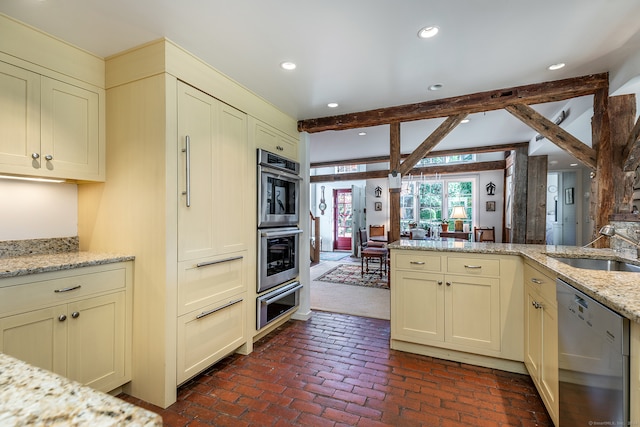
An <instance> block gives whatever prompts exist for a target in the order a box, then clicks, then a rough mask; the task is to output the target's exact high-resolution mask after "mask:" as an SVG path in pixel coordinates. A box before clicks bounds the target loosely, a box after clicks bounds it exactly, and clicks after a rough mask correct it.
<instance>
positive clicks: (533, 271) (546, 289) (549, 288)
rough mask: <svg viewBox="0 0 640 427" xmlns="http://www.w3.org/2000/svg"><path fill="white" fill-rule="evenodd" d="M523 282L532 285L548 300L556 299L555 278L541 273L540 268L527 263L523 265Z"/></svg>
mask: <svg viewBox="0 0 640 427" xmlns="http://www.w3.org/2000/svg"><path fill="white" fill-rule="evenodd" d="M524 283H525V285H532V286H533V287H534V289H536V290H537V291H538V293H540V296H541V297H542V298H544V299H546V300H547V301H549V302H554V303H555V301H556V279H555V278H554V277H551V276H549V275H548V274H546V273H543V272H542V271H541V269H537V268H535V267H533V266H532V265H531V264H529V263H525V265H524Z"/></svg>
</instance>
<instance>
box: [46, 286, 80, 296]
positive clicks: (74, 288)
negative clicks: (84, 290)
mask: <svg viewBox="0 0 640 427" xmlns="http://www.w3.org/2000/svg"><path fill="white" fill-rule="evenodd" d="M81 287H82V285H76V286H71V287H69V288H62V289H56V290H54V291H53V292H55V293H57V294H59V293H61V292H70V291H75V290H76V289H80V288H81Z"/></svg>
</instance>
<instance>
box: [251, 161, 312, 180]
mask: <svg viewBox="0 0 640 427" xmlns="http://www.w3.org/2000/svg"><path fill="white" fill-rule="evenodd" d="M259 167H260V173H270V174H272V175H275V176H276V178H288V179H295V180H298V181H302V177H301V176H300V175H295V174H292V173H287V172H284V171H281V170H278V169H274V168H270V167H267V166H263V165H259Z"/></svg>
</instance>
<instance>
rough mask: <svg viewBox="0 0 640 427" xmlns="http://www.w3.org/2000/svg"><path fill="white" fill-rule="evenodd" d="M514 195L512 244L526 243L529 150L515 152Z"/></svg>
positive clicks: (512, 199)
mask: <svg viewBox="0 0 640 427" xmlns="http://www.w3.org/2000/svg"><path fill="white" fill-rule="evenodd" d="M513 152H514V155H515V158H514V165H513V183H512V185H513V193H512V194H511V203H512V210H511V212H512V218H511V243H525V242H526V233H527V186H528V185H527V181H528V178H527V171H528V163H529V149H528V148H526V147H523V148H518V149H516V150H514V151H513Z"/></svg>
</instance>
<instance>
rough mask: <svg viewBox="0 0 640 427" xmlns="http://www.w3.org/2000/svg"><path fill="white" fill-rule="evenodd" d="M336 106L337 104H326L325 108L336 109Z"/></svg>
mask: <svg viewBox="0 0 640 427" xmlns="http://www.w3.org/2000/svg"><path fill="white" fill-rule="evenodd" d="M337 106H338V103H337V102H330V103H328V104H327V107H329V108H336V107H337Z"/></svg>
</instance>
